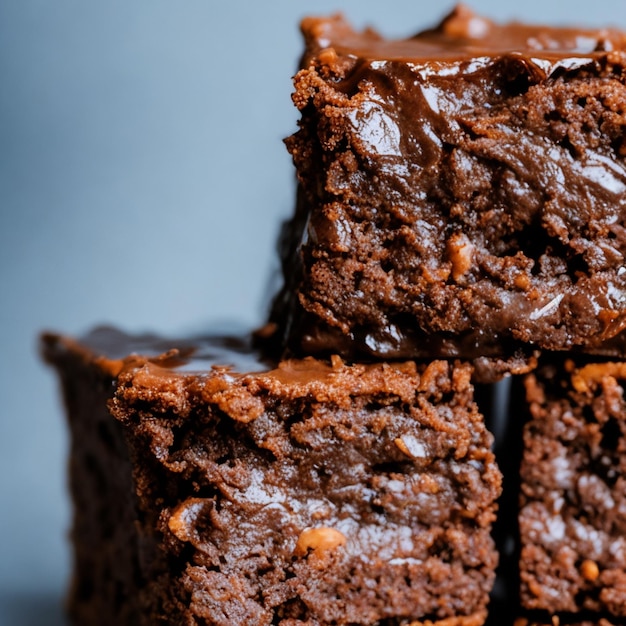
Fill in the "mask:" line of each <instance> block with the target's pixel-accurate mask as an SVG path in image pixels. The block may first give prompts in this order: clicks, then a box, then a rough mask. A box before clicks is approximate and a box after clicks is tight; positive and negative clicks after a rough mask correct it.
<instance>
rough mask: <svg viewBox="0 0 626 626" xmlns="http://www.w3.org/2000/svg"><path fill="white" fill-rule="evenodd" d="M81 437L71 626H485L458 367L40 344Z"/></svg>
mask: <svg viewBox="0 0 626 626" xmlns="http://www.w3.org/2000/svg"><path fill="white" fill-rule="evenodd" d="M44 354H45V356H46V358H47V360H48V361H49V362H50V363H52V364H53V365H54V366H55V367H56V368H57V370H58V372H59V375H60V378H61V381H62V384H63V390H64V396H65V400H66V405H67V409H68V414H69V422H70V426H71V431H72V447H71V480H72V492H73V495H74V500H75V517H74V527H73V532H72V538H73V542H74V548H75V585H74V588H73V591H72V594H71V598H70V604H69V605H70V610H71V616H72V621H73V623H74V624H77V625H78V624H80V626H92V625H100V626H105V625H106V626H110V625H111V624H118V625H121V626H124V625H126V624H128V625H130V624H132V625H133V626H142V625H146V626H147V625H148V624H149V625H151V626H153V625H154V624H172V625H174V624H177V625H178V624H198V625H200V624H215V625H221V626H234V625H238V624H241V625H243V624H245V625H251V624H254V625H258V626H264V625H265V626H269V625H271V624H279V625H281V626H296V625H303V626H304V625H310V626H313V625H316V626H323V625H331V624H334V625H357V624H362V625H366V624H367V625H372V624H379V625H380V626H392V625H398V626H399V625H408V624H414V625H418V624H424V625H425V624H440V625H441V626H444V625H450V624H455V625H457V626H479V625H480V624H482V623H483V621H484V619H485V617H486V607H487V602H488V594H489V591H490V589H491V587H492V583H493V580H494V568H495V566H496V562H497V554H496V552H495V549H494V545H493V541H492V539H491V537H490V527H491V524H492V521H493V519H494V516H495V509H496V504H495V501H496V498H497V497H498V495H499V493H500V481H501V477H500V473H499V471H498V469H497V467H496V465H495V462H494V457H493V454H492V452H491V451H490V444H491V436H490V434H489V433H488V432H487V431H486V429H485V427H484V423H483V418H482V415H481V414H480V413H479V411H478V409H477V407H476V404H475V402H474V400H473V390H472V386H471V383H470V376H471V371H470V367H469V366H468V365H463V364H458V363H457V364H452V363H448V362H445V361H434V362H432V363H429V364H427V365H416V364H415V363H414V362H407V363H397V364H386V363H380V364H371V365H347V364H345V363H344V362H343V361H342V360H341V359H339V358H338V357H335V358H333V359H331V360H330V361H328V362H327V361H320V360H315V359H313V358H308V359H304V360H288V361H283V362H281V363H268V362H266V361H264V360H263V359H261V358H259V357H258V356H256V355H254V354H253V353H252V352H251V351H250V350H249V348H248V347H246V346H244V345H242V344H239V343H238V342H237V341H234V340H230V341H226V340H223V339H216V338H210V339H203V340H193V341H185V342H177V341H165V340H158V339H156V338H151V337H139V338H131V337H128V336H126V335H123V334H121V333H118V332H116V331H112V330H99V331H96V332H94V333H92V334H91V335H89V336H87V337H86V338H85V339H84V340H82V341H81V342H76V341H73V340H70V339H67V338H63V337H60V336H57V335H47V336H46V337H45V339H44Z"/></svg>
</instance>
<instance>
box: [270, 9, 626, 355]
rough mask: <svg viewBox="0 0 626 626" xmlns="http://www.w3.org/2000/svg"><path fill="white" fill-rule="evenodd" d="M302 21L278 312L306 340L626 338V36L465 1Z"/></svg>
mask: <svg viewBox="0 0 626 626" xmlns="http://www.w3.org/2000/svg"><path fill="white" fill-rule="evenodd" d="M302 31H303V33H304V38H305V40H306V50H305V52H304V56H303V60H302V66H301V67H302V69H301V71H300V72H299V73H298V74H297V75H296V77H295V93H294V96H293V99H294V102H295V104H296V106H297V107H298V109H299V110H300V112H301V119H300V122H299V126H300V129H299V131H298V132H297V133H296V134H295V135H293V136H292V137H290V138H289V139H288V140H287V146H288V148H289V151H290V152H291V154H292V156H293V161H294V164H295V167H296V171H297V175H298V180H299V192H298V201H297V208H296V212H295V216H294V217H293V219H292V220H291V221H290V222H289V223H288V224H287V225H286V227H285V230H284V233H283V239H282V244H281V246H282V254H283V265H284V275H285V288H284V290H283V292H282V293H280V294H279V295H278V297H277V298H276V301H275V304H274V308H273V313H272V319H273V320H274V321H276V322H278V324H279V326H281V328H286V343H287V344H288V345H289V347H290V348H291V349H292V350H293V351H294V353H296V354H303V353H305V354H311V353H323V352H334V351H339V352H340V353H342V354H343V355H345V356H348V357H349V358H415V357H424V358H432V357H433V356H442V357H458V356H461V357H463V358H469V359H473V358H475V357H485V356H490V355H491V356H497V357H502V358H508V357H510V356H511V355H512V354H513V353H516V351H518V350H519V349H527V348H528V347H529V346H535V347H539V348H544V349H548V350H570V349H577V350H583V351H596V352H601V353H607V354H618V353H620V350H621V347H620V346H622V347H623V344H624V341H625V340H624V336H623V333H622V330H623V329H624V327H625V324H626V268H625V266H624V256H625V254H626V229H625V225H626V224H625V216H626V210H625V209H626V132H625V129H626V118H625V117H624V111H625V110H626V35H625V34H624V33H621V32H618V31H614V30H607V29H604V30H595V31H593V30H577V29H566V28H560V29H557V28H548V27H544V26H531V25H521V24H508V25H497V24H494V23H493V22H491V21H489V20H487V19H484V18H482V17H479V16H477V15H475V14H473V13H472V12H471V11H469V9H467V8H464V7H458V8H457V9H455V11H454V12H453V13H452V14H451V15H450V16H448V17H447V18H446V19H445V20H444V21H443V22H442V23H441V24H440V25H439V26H438V27H437V28H435V29H432V30H428V31H425V32H422V33H420V34H418V35H416V36H414V37H411V38H408V39H403V40H388V39H384V38H383V37H381V36H380V35H379V34H377V33H376V32H374V31H373V30H371V29H367V30H365V31H363V32H357V31H355V30H354V29H353V28H352V27H351V26H350V25H349V24H348V23H347V22H346V21H345V20H344V19H343V18H342V17H341V16H334V17H331V18H308V19H305V20H304V21H303V23H302ZM620 333H622V336H620ZM618 336H619V339H618V340H617V345H614V344H613V343H612V342H613V341H614V340H615V338H616V337H618Z"/></svg>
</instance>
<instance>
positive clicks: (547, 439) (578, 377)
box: [519, 360, 626, 619]
mask: <svg viewBox="0 0 626 626" xmlns="http://www.w3.org/2000/svg"><path fill="white" fill-rule="evenodd" d="M625 382H626V363H611V362H604V363H587V364H585V365H582V364H581V366H580V367H576V366H575V365H574V363H573V361H571V360H565V361H560V362H558V361H556V360H555V361H554V362H552V363H549V364H546V365H543V366H541V367H540V369H539V370H537V372H536V373H534V374H531V375H528V377H527V378H526V381H525V383H526V394H527V399H528V403H529V406H530V414H531V418H530V420H529V421H528V423H527V424H526V426H525V430H524V452H523V460H522V467H521V495H520V498H521V510H520V514H519V525H520V535H521V557H520V576H521V598H522V604H523V606H525V607H526V608H528V609H543V610H545V611H548V612H550V613H552V614H557V613H560V612H566V613H570V614H575V613H579V612H581V611H595V612H597V613H600V614H601V615H605V616H611V615H613V616H618V617H620V618H622V619H624V618H625V617H626V402H625V401H624V385H625Z"/></svg>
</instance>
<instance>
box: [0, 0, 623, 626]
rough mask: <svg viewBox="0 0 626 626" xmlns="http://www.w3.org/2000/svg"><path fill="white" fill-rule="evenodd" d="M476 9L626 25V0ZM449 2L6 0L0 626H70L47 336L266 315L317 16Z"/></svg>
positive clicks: (399, 30) (2, 2) (389, 14)
mask: <svg viewBox="0 0 626 626" xmlns="http://www.w3.org/2000/svg"><path fill="white" fill-rule="evenodd" d="M473 5H474V7H475V8H476V9H478V10H480V11H482V12H486V13H487V14H489V15H491V16H493V17H495V18H497V19H499V20H503V19H509V18H513V17H517V18H521V19H525V20H534V21H538V20H539V21H545V22H552V23H561V22H570V23H586V24H590V25H607V24H615V25H621V26H622V27H624V28H626V3H625V2H624V0H612V1H609V0H604V1H603V0H595V1H594V2H592V3H589V2H582V1H569V2H566V3H557V2H552V3H548V2H546V0H526V2H524V3H518V4H511V5H510V4H505V3H502V2H496V1H491V2H490V1H487V0H483V1H480V0H476V1H475V2H474V3H473ZM450 6H451V4H450V3H446V2H441V3H437V2H429V3H426V2H418V1H416V0H412V1H395V2H394V1H393V0H387V1H385V2H382V3H381V2H372V1H369V0H368V1H364V0H360V1H357V0H354V1H351V2H347V1H346V2H339V1H338V0H337V1H335V2H328V1H318V2H304V1H302V2H298V1H295V0H291V1H288V0H279V1H273V2H271V3H269V2H264V3H261V2H257V3H254V4H253V3H252V2H243V1H241V0H230V1H229V2H209V1H208V0H205V1H200V0H169V1H165V0H106V1H104V2H103V1H101V2H95V1H87V0H74V1H71V0H55V1H50V0H46V1H44V0H0V359H1V361H0V364H1V368H2V369H1V375H0V402H1V407H2V409H1V410H2V414H1V416H0V625H20V626H25V625H35V624H37V625H45V624H55V625H56V624H62V623H63V622H62V617H61V609H60V602H61V600H60V599H61V597H62V594H63V590H64V589H65V586H66V583H67V578H68V573H69V554H68V546H67V544H66V541H65V533H66V529H67V527H68V523H69V505H68V500H67V495H66V489H65V484H66V479H65V453H66V447H67V439H66V432H65V427H64V423H63V417H62V411H61V406H60V402H59V399H58V394H57V387H56V380H55V379H54V377H53V375H52V373H51V372H50V371H48V370H47V369H45V368H44V367H43V366H42V365H41V364H40V362H39V360H38V357H37V347H36V338H37V334H38V332H39V331H41V330H42V329H44V328H51V329H58V330H62V331H64V332H67V333H72V334H76V333H81V332H83V331H85V330H86V329H88V328H89V327H91V326H93V325H95V324H98V323H102V322H107V323H112V324H116V325H119V326H122V327H123V328H125V329H128V330H131V331H136V330H137V331H139V330H145V329H150V330H155V331H158V332H162V333H169V334H179V333H186V332H196V331H199V330H202V329H204V328H207V327H209V326H210V325H212V324H214V323H222V322H231V321H237V322H239V323H241V324H244V325H248V326H250V325H254V324H257V323H259V322H260V321H262V318H263V311H264V307H265V305H266V302H267V298H268V296H267V293H268V289H269V285H270V282H271V281H270V276H271V275H272V273H273V272H274V271H275V269H276V261H275V258H274V239H275V237H276V233H277V229H278V224H279V222H280V220H281V219H282V218H284V217H285V216H286V215H287V214H288V213H289V212H290V210H291V206H292V195H293V173H292V169H291V165H290V160H289V157H288V155H287V154H286V152H285V150H284V148H283V145H282V142H281V139H282V138H283V137H284V136H286V135H288V134H289V133H291V132H292V131H293V130H294V129H295V123H296V113H295V110H294V109H293V107H292V105H291V102H290V97H289V96H290V92H291V80H290V77H291V75H292V73H293V71H294V69H295V67H296V60H297V57H298V55H299V53H300V50H301V45H300V39H299V34H298V31H297V23H298V21H299V19H300V18H301V17H302V16H303V15H305V14H307V13H328V12H332V11H334V10H337V9H340V10H342V11H344V12H345V13H346V14H347V15H348V16H349V17H350V18H351V20H352V21H353V22H354V23H355V24H356V25H358V26H363V25H365V24H376V25H377V26H378V28H379V29H380V30H381V31H382V32H384V33H385V34H388V35H398V36H399V35H408V34H410V33H411V32H413V31H415V30H418V29H419V28H422V27H426V26H429V25H431V24H432V23H433V22H434V21H435V20H436V19H438V18H439V17H440V16H441V15H442V14H443V13H445V11H446V10H447V9H448V8H450Z"/></svg>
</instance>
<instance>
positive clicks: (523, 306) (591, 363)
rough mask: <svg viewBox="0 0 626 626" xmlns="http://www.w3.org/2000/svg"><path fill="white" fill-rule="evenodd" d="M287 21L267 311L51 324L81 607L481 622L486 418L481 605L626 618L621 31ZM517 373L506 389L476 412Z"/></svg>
mask: <svg viewBox="0 0 626 626" xmlns="http://www.w3.org/2000/svg"><path fill="white" fill-rule="evenodd" d="M302 29H303V33H304V36H305V41H306V50H305V53H304V56H303V58H302V64H301V67H302V69H301V71H300V72H299V73H298V74H297V75H296V78H295V87H296V90H295V94H294V102H295V104H296V106H297V107H298V108H299V109H300V111H301V114H302V117H301V122H300V129H299V131H298V132H297V133H296V134H295V135H294V136H293V137H291V138H290V139H288V140H287V146H288V148H289V151H290V152H291V154H292V156H293V159H294V163H295V165H296V170H297V173H298V180H299V187H298V200H297V207H296V211H295V215H294V217H293V219H292V220H291V221H290V222H289V223H288V224H287V225H286V226H285V228H284V230H283V236H282V238H281V254H282V260H283V273H284V287H283V289H282V291H281V292H280V293H279V294H278V296H277V297H276V299H275V301H274V305H273V308H272V312H271V315H270V322H269V323H268V324H267V326H266V327H265V328H264V329H263V330H262V331H260V332H259V333H257V335H256V336H255V338H254V341H252V340H251V339H250V338H243V339H238V338H232V337H217V336H213V337H203V338H195V339H190V340H184V341H176V340H172V341H169V340H164V339H160V338H157V337H153V336H140V337H129V336H127V335H124V334H123V333H120V332H117V331H114V330H111V329H99V330H96V331H94V332H92V333H91V334H90V335H88V336H87V337H85V338H83V339H82V340H81V341H79V342H78V341H74V340H72V339H69V338H66V337H62V336H59V335H52V334H50V335H46V336H45V337H44V342H43V343H44V353H45V357H46V359H47V360H48V361H49V362H51V363H53V364H54V365H55V366H56V367H57V369H58V372H59V375H60V377H61V380H62V387H63V392H64V397H65V401H66V405H67V409H68V415H69V422H70V426H71V431H72V447H71V468H70V469H71V471H70V477H71V489H72V494H73V498H74V503H75V517H74V524H73V530H72V539H73V543H74V559H75V561H74V574H75V575H74V583H73V588H72V591H71V595H70V602H69V610H70V615H71V619H72V623H73V624H77V625H78V624H80V625H81V626H94V625H99V626H111V624H117V625H121V626H125V625H131V624H132V625H135V626H146V625H156V624H170V625H175V624H176V625H187V626H204V625H219V626H233V625H238V624H242V625H243V624H245V625H259V626H270V625H280V626H298V625H300V626H305V625H306V626H330V625H336V626H340V625H344V626H348V625H349V626H357V625H369V626H375V625H376V626H435V625H436V626H480V625H481V624H483V623H485V621H486V620H487V616H488V601H489V594H490V592H491V590H492V587H493V585H494V581H495V570H496V566H497V563H498V554H497V551H496V545H495V542H494V539H493V538H492V524H493V523H494V521H495V520H496V514H497V506H496V501H497V499H498V498H499V496H500V492H501V484H502V483H501V474H500V470H499V469H498V467H497V466H496V462H495V457H494V454H493V452H492V451H491V447H492V444H493V437H492V436H491V434H490V433H489V431H488V430H487V427H486V425H485V418H484V414H485V413H487V414H488V415H487V418H488V419H490V420H498V419H499V420H501V419H502V417H503V414H505V415H506V418H507V419H508V424H506V427H505V428H498V430H499V432H502V433H505V434H506V433H509V436H508V437H506V438H503V439H499V441H498V442H497V444H498V445H497V450H498V451H504V454H503V457H502V459H501V460H502V463H501V465H502V467H503V468H513V470H512V471H514V472H515V475H512V474H511V472H510V471H509V470H508V469H507V470H506V471H507V476H505V478H506V480H505V497H504V498H503V500H502V502H503V503H504V502H506V501H507V499H508V501H509V502H514V503H515V507H516V509H517V503H518V502H519V532H517V531H516V530H515V529H512V528H506V529H505V530H506V531H507V532H498V533H497V535H498V536H500V535H502V536H508V537H509V538H510V537H511V536H515V537H516V539H517V540H518V543H517V554H518V556H519V567H518V566H517V560H516V567H515V568H514V569H515V571H514V572H511V571H510V568H509V569H506V572H505V573H508V574H509V575H510V576H511V577H512V580H513V581H514V583H515V584H517V585H518V587H519V591H518V590H516V593H515V596H516V597H514V598H513V599H511V600H509V601H508V604H507V607H506V608H507V612H506V615H504V614H499V615H498V616H497V617H494V616H493V615H492V616H491V623H493V624H507V623H508V624H512V623H513V617H517V618H519V624H548V623H553V624H557V623H560V624H583V623H584V624H623V623H626V403H625V401H624V398H623V385H624V384H626V383H625V382H624V381H626V363H625V362H621V361H620V360H619V359H620V358H622V355H623V354H624V350H625V349H626V332H622V331H623V329H624V327H626V263H625V260H624V254H625V253H626V224H625V222H626V35H624V34H622V33H620V32H617V31H612V30H602V31H590V30H589V31H584V30H574V29H554V28H546V27H538V26H526V25H520V24H510V25H504V26H499V25H495V24H493V23H492V22H490V21H488V20H485V19H483V18H481V17H478V16H476V15H474V14H473V13H472V12H471V11H469V10H468V9H466V8H464V7H458V8H457V9H455V10H454V11H453V12H452V14H451V15H450V16H448V17H447V18H446V19H445V20H444V21H443V22H442V24H440V25H439V26H438V27H437V28H435V29H432V30H428V31H424V32H422V33H420V34H419V35H416V36H415V37H413V38H410V39H405V40H395V41H391V40H386V39H383V38H382V37H380V36H379V35H378V34H377V33H375V32H374V31H372V30H366V31H364V32H355V31H354V30H353V29H352V28H351V27H350V26H349V25H348V24H347V23H346V22H345V21H344V19H343V18H342V17H340V16H334V17H331V18H327V19H317V18H309V19H306V20H304V22H303V24H302ZM510 375H514V376H513V377H512V378H513V389H512V395H511V397H512V398H513V399H514V400H513V401H510V402H509V404H508V406H507V408H506V409H505V410H504V411H502V409H501V408H500V409H499V410H498V411H497V413H498V415H495V414H494V412H493V411H492V409H491V408H490V407H489V406H487V405H484V404H481V407H480V409H479V407H478V405H477V398H476V397H475V396H476V394H475V392H474V385H477V389H480V390H481V397H482V396H487V395H488V393H485V391H486V390H487V389H488V385H490V384H492V383H494V382H495V381H497V380H499V379H502V378H503V377H509V380H510V379H511V376H510ZM522 388H524V389H525V391H523V389H522ZM520 395H521V396H522V401H517V399H518V398H520ZM500 404H501V403H500ZM511 433H517V436H512V435H511ZM518 458H521V472H519V463H518V462H517V459H518ZM516 516H517V510H516ZM503 520H504V522H503ZM498 523H499V524H500V526H502V524H503V523H504V524H505V525H506V523H507V522H506V519H505V518H501V519H500V520H499V522H498ZM500 531H502V528H501V529H500ZM504 543H506V542H505V541H503V547H504V548H505V549H506V547H505V546H504ZM509 582H510V581H509ZM518 595H519V599H520V601H519V602H518V598H517V596H518ZM516 623H518V622H516Z"/></svg>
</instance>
